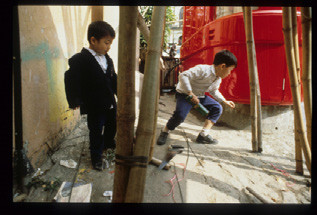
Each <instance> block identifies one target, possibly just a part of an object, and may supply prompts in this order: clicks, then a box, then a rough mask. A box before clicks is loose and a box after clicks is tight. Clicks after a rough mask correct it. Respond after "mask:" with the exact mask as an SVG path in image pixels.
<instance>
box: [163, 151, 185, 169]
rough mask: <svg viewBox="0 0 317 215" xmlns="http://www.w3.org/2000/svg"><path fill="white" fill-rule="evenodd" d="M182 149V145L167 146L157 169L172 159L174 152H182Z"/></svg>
mask: <svg viewBox="0 0 317 215" xmlns="http://www.w3.org/2000/svg"><path fill="white" fill-rule="evenodd" d="M183 150H184V147H182V146H180V145H170V146H168V151H167V153H166V155H165V157H164V160H163V162H162V163H161V165H160V166H159V170H161V169H163V168H164V166H166V164H167V163H168V162H169V161H170V160H172V158H173V157H175V155H176V154H180V153H182V152H183Z"/></svg>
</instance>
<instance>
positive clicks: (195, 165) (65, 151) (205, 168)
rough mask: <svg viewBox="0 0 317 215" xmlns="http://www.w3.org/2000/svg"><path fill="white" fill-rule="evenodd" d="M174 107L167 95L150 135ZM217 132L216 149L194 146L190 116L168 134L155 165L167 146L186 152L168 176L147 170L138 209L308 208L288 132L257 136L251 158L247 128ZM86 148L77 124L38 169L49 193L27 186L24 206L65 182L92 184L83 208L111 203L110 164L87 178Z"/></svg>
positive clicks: (305, 183) (307, 186)
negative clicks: (258, 148) (258, 147)
mask: <svg viewBox="0 0 317 215" xmlns="http://www.w3.org/2000/svg"><path fill="white" fill-rule="evenodd" d="M174 107H175V100H174V95H168V94H166V95H164V96H161V97H160V104H159V114H158V124H157V133H159V131H160V129H161V128H162V127H163V126H164V125H165V124H166V122H167V120H168V119H169V117H170V116H171V114H172V112H173V110H174ZM273 120H274V119H273ZM220 125H221V124H220ZM220 125H218V126H217V125H216V126H214V128H213V130H212V132H211V135H212V136H213V137H214V138H216V139H218V141H219V143H218V144H217V145H206V144H197V143H195V138H196V136H197V134H198V132H199V131H200V130H201V126H202V122H201V121H200V120H199V119H198V118H197V117H196V115H195V114H192V113H190V114H189V115H188V117H187V118H186V120H185V122H184V123H183V124H181V126H179V127H178V128H177V129H176V130H175V131H172V132H171V133H170V135H169V137H168V142H167V144H166V145H163V146H157V145H156V146H155V149H154V157H155V158H158V159H163V158H164V156H165V153H166V151H167V147H168V145H169V144H177V145H182V146H184V147H185V150H184V151H183V153H181V154H178V155H176V156H175V157H174V158H173V159H172V162H170V164H171V165H172V167H171V168H170V169H169V170H158V168H157V167H156V166H153V165H148V168H147V178H146V184H145V193H144V203H174V202H176V203H182V202H183V203H262V201H265V202H268V203H272V204H276V203H279V204H281V203H287V204H288V203H292V204H310V203H311V178H310V177H309V172H308V170H307V168H306V167H305V165H304V176H300V175H297V174H296V173H295V171H294V170H295V160H294V153H295V150H294V136H293V133H292V132H291V131H287V132H281V131H278V130H277V131H275V130H274V129H271V130H264V131H263V152H262V153H252V152H251V148H252V147H251V131H250V127H246V128H245V129H243V130H237V129H234V128H232V127H230V125H229V126H224V125H222V126H220ZM88 146H89V143H88V129H87V125H86V119H85V117H82V121H81V122H80V124H79V125H78V127H77V128H76V129H75V130H74V131H73V132H72V133H71V134H70V135H69V136H68V137H66V138H65V139H64V140H63V141H62V142H61V144H60V146H59V147H58V148H57V149H52V152H51V154H50V155H49V156H48V159H47V161H46V162H45V163H44V164H43V165H42V166H41V167H40V170H41V171H42V172H43V173H42V174H41V175H40V176H39V177H38V178H39V179H40V181H46V182H51V185H56V189H55V190H54V189H51V190H50V189H49V190H47V191H45V190H44V189H45V187H46V188H48V187H49V185H46V186H44V187H43V185H40V186H38V187H37V188H36V187H35V186H32V187H31V188H30V190H29V191H30V192H29V194H28V196H27V197H26V198H25V200H24V201H25V202H53V201H54V199H53V198H54V196H55V195H56V193H57V190H58V188H59V187H60V184H54V182H56V181H58V182H60V183H61V182H64V181H67V182H74V183H75V184H80V183H81V184H87V183H91V184H92V192H91V199H90V202H94V203H97V202H98V203H108V202H110V199H109V197H105V196H103V193H104V192H105V191H112V187H113V179H114V164H112V165H109V168H108V169H106V170H104V171H103V172H97V171H95V170H93V169H92V166H91V164H90V155H89V148H88ZM188 146H189V147H188ZM68 159H73V160H74V161H75V162H77V167H76V168H75V169H71V168H67V167H65V166H62V165H60V161H61V160H68ZM174 164H175V165H174ZM185 167H186V168H185ZM175 170H176V172H175ZM175 173H176V174H175ZM173 178H174V179H173ZM177 179H178V181H179V183H177V182H176V181H177ZM28 180H29V181H30V180H31V179H30V177H29V178H28ZM26 182H28V181H26ZM172 184H173V185H172ZM50 187H52V186H50ZM247 188H248V189H249V188H251V190H253V191H254V192H255V193H256V194H258V195H259V196H260V197H261V198H262V200H260V199H258V198H257V197H255V195H254V194H252V193H251V192H250V191H249V190H248V189H247ZM13 195H16V196H17V194H15V193H14V194H13Z"/></svg>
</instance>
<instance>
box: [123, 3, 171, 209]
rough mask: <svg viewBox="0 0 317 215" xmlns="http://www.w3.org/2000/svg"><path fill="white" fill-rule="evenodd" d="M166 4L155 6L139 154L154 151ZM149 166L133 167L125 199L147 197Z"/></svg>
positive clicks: (138, 140)
mask: <svg viewBox="0 0 317 215" xmlns="http://www.w3.org/2000/svg"><path fill="white" fill-rule="evenodd" d="M165 8H166V7H163V6H155V7H154V9H153V15H152V24H151V31H150V32H151V33H150V41H149V43H148V51H147V58H146V62H145V72H144V82H143V88H142V97H141V105H140V116H139V123H138V127H137V131H136V144H135V150H134V155H135V156H149V152H150V146H151V140H152V134H153V133H152V132H153V127H154V126H153V121H154V117H155V113H154V112H155V100H156V95H157V92H156V91H157V85H156V84H155V83H156V82H157V81H158V78H159V68H160V61H159V59H160V54H161V41H162V31H163V22H164V20H165V16H164V14H165ZM146 170H147V169H146V168H142V167H139V166H133V167H131V170H130V177H129V183H128V187H127V193H126V198H125V202H135V203H140V202H142V201H143V193H144V186H145V178H146Z"/></svg>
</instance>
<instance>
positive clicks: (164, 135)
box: [156, 131, 168, 145]
mask: <svg viewBox="0 0 317 215" xmlns="http://www.w3.org/2000/svg"><path fill="white" fill-rule="evenodd" d="M167 136H168V133H167V132H164V131H161V133H160V136H159V138H158V139H157V142H156V144H157V145H164V144H165V143H166V139H167Z"/></svg>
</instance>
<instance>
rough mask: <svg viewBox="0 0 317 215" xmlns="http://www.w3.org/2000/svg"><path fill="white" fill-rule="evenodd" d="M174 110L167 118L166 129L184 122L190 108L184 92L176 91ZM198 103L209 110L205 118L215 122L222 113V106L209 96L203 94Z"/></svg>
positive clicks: (171, 128)
mask: <svg viewBox="0 0 317 215" xmlns="http://www.w3.org/2000/svg"><path fill="white" fill-rule="evenodd" d="M175 96H176V110H175V111H174V113H173V116H172V117H171V118H170V119H169V120H168V122H167V124H166V127H167V128H168V130H174V129H175V128H176V127H177V126H179V125H180V124H181V123H182V122H184V120H185V118H186V116H187V114H188V113H189V111H190V109H192V105H191V104H190V103H188V102H187V101H186V99H185V98H186V96H187V95H186V94H182V93H178V92H177V93H176V95H175ZM199 101H200V103H201V104H202V105H203V106H204V107H205V108H207V110H209V114H208V116H207V117H206V119H209V120H211V121H212V122H213V123H216V122H217V120H218V119H219V117H220V116H221V114H222V106H221V104H219V102H217V101H216V100H214V99H213V98H210V97H209V96H205V97H204V98H199Z"/></svg>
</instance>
